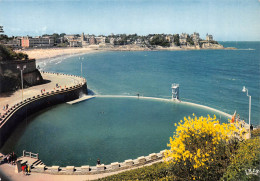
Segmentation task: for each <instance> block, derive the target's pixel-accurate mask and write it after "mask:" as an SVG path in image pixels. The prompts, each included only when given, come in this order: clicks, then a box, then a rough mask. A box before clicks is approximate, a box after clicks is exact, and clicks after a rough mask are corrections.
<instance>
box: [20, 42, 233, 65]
mask: <svg viewBox="0 0 260 181" xmlns="http://www.w3.org/2000/svg"><path fill="white" fill-rule="evenodd" d="M192 50H193V51H197V50H236V48H234V47H227V48H225V47H223V48H193V47H167V48H164V47H156V48H148V47H140V46H118V47H98V46H96V47H83V48H82V47H74V48H71V47H66V48H46V49H38V48H32V49H24V50H16V52H22V53H26V54H28V56H29V58H32V59H36V60H37V62H38V63H39V62H44V61H45V60H48V59H55V58H63V57H67V56H69V57H70V56H79V55H85V54H89V53H96V52H107V51H112V52H116V51H119V52H122V51H133V52H134V51H192Z"/></svg>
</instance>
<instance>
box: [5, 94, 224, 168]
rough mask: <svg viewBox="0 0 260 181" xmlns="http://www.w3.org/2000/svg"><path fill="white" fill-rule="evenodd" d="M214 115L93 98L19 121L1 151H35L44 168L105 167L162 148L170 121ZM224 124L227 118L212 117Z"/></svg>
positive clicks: (158, 103)
mask: <svg viewBox="0 0 260 181" xmlns="http://www.w3.org/2000/svg"><path fill="white" fill-rule="evenodd" d="M193 113H196V115H199V116H200V115H204V116H207V115H208V114H210V115H213V114H214V113H213V111H209V110H206V109H203V108H199V107H195V106H190V105H185V104H180V103H176V102H168V101H162V100H151V99H145V100H144V99H138V98H137V97H136V98H99V97H97V98H93V99H90V100H87V101H84V102H81V103H78V104H74V105H69V104H62V105H58V106H55V107H53V108H51V109H48V110H45V111H42V112H40V113H38V114H37V115H34V116H32V117H30V118H29V119H28V120H24V121H23V122H22V123H21V124H20V125H19V127H18V128H17V129H16V130H15V132H14V134H13V135H12V136H11V137H10V138H9V140H8V141H7V142H6V144H5V145H4V147H3V148H2V150H1V151H3V152H10V151H12V150H14V151H15V152H17V153H20V152H21V151H22V150H24V149H25V150H28V151H31V152H34V153H39V156H40V159H41V160H42V161H43V162H44V164H46V165H49V166H51V165H59V166H67V165H74V166H81V165H95V164H96V160H97V158H100V159H101V161H102V163H105V164H110V163H112V162H116V161H119V162H121V161H124V160H126V159H135V158H137V157H139V156H146V155H149V154H150V153H153V152H160V151H161V150H163V149H165V148H167V147H166V145H167V143H168V142H169V137H170V136H172V133H173V131H174V130H175V126H174V123H177V122H178V121H179V120H181V119H183V117H184V116H188V115H190V116H191V115H192V114H193ZM217 117H218V118H219V119H221V120H222V121H224V122H226V121H227V117H225V116H223V115H221V114H217Z"/></svg>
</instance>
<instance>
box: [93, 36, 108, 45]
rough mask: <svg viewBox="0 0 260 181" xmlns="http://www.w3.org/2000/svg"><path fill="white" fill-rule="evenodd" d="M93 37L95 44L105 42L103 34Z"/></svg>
mask: <svg viewBox="0 0 260 181" xmlns="http://www.w3.org/2000/svg"><path fill="white" fill-rule="evenodd" d="M95 39H96V43H97V44H105V43H106V37H104V36H98V37H95Z"/></svg>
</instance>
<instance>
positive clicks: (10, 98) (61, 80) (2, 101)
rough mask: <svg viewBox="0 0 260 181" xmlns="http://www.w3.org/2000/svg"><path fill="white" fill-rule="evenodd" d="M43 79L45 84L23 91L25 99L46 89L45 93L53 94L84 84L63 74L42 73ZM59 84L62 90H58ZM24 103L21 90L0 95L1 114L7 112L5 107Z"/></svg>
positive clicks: (79, 79)
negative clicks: (53, 92) (52, 92)
mask: <svg viewBox="0 0 260 181" xmlns="http://www.w3.org/2000/svg"><path fill="white" fill-rule="evenodd" d="M41 74H42V77H43V79H44V80H45V83H44V84H41V85H36V86H33V87H29V88H25V89H24V90H23V99H24V100H25V99H27V98H30V97H33V96H37V95H39V94H41V90H43V89H45V92H51V91H55V90H61V89H65V86H66V87H71V86H74V85H76V84H78V83H80V82H83V79H82V78H80V77H74V76H68V75H63V74H57V73H55V74H50V73H41ZM57 83H58V85H59V86H61V87H60V88H56V84H57ZM20 101H22V90H21V89H19V90H17V91H15V92H7V93H1V94H0V113H1V115H3V114H4V113H5V112H6V110H3V107H4V106H6V104H8V105H9V108H10V107H12V106H13V105H15V104H17V103H18V102H20Z"/></svg>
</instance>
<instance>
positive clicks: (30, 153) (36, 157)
mask: <svg viewBox="0 0 260 181" xmlns="http://www.w3.org/2000/svg"><path fill="white" fill-rule="evenodd" d="M23 157H30V158H35V159H39V153H32V152H27V151H25V150H23Z"/></svg>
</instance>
